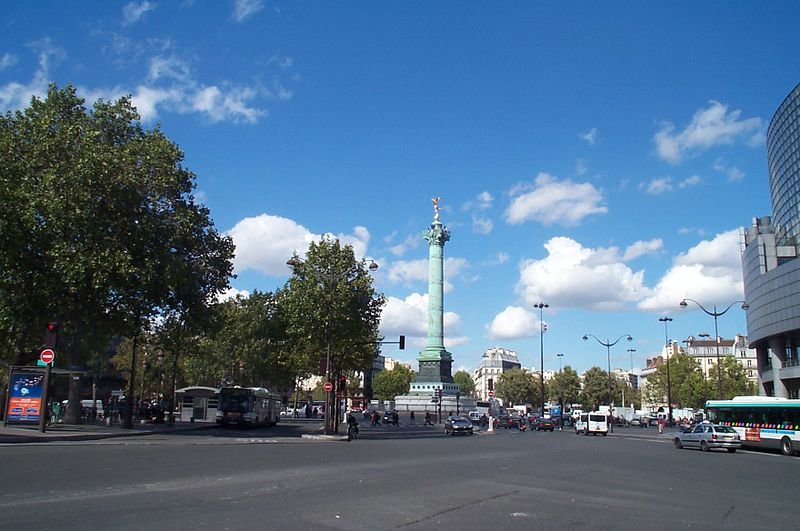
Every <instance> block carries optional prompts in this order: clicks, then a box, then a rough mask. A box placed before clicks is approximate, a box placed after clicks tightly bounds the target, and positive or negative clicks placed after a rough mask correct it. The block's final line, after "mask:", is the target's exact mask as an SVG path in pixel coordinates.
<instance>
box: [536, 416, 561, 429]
mask: <svg viewBox="0 0 800 531" xmlns="http://www.w3.org/2000/svg"><path fill="white" fill-rule="evenodd" d="M533 429H534V430H536V431H553V430H554V429H556V425H555V423H554V422H553V419H546V418H544V417H539V418H537V419H536V420H534V421H533Z"/></svg>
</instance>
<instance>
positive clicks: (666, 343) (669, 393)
mask: <svg viewBox="0 0 800 531" xmlns="http://www.w3.org/2000/svg"><path fill="white" fill-rule="evenodd" d="M658 320H659V321H661V322H662V323H664V348H665V349H666V350H665V351H664V352H665V353H666V356H667V425H669V426H672V384H671V382H670V380H669V351H670V348H672V345H670V343H669V334H667V323H669V322H670V321H672V318H671V317H666V316H665V317H659V318H658Z"/></svg>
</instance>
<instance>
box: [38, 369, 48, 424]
mask: <svg viewBox="0 0 800 531" xmlns="http://www.w3.org/2000/svg"><path fill="white" fill-rule="evenodd" d="M42 386H43V387H42V403H41V405H40V406H39V431H40V432H42V433H44V432H45V431H47V420H48V417H49V416H50V415H49V413H50V412H49V408H48V407H47V398H48V396H47V395H48V394H49V393H48V388H49V387H50V364H49V363H48V364H47V366H46V367H45V369H44V382H43V383H42Z"/></svg>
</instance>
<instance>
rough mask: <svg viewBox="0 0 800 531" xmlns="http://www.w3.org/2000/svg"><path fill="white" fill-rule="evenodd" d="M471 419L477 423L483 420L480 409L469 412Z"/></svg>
mask: <svg viewBox="0 0 800 531" xmlns="http://www.w3.org/2000/svg"><path fill="white" fill-rule="evenodd" d="M469 420H471V421H472V422H473V423H475V424H477V423H479V422H480V421H481V414H480V412H478V411H470V412H469Z"/></svg>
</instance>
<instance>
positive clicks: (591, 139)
mask: <svg viewBox="0 0 800 531" xmlns="http://www.w3.org/2000/svg"><path fill="white" fill-rule="evenodd" d="M578 137H579V138H582V139H583V140H586V142H588V143H589V145H590V146H593V145H594V144H595V142H597V128H596V127H592V128H591V129H590V130H589V131H588V132H587V133H581V134H579V135H578Z"/></svg>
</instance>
